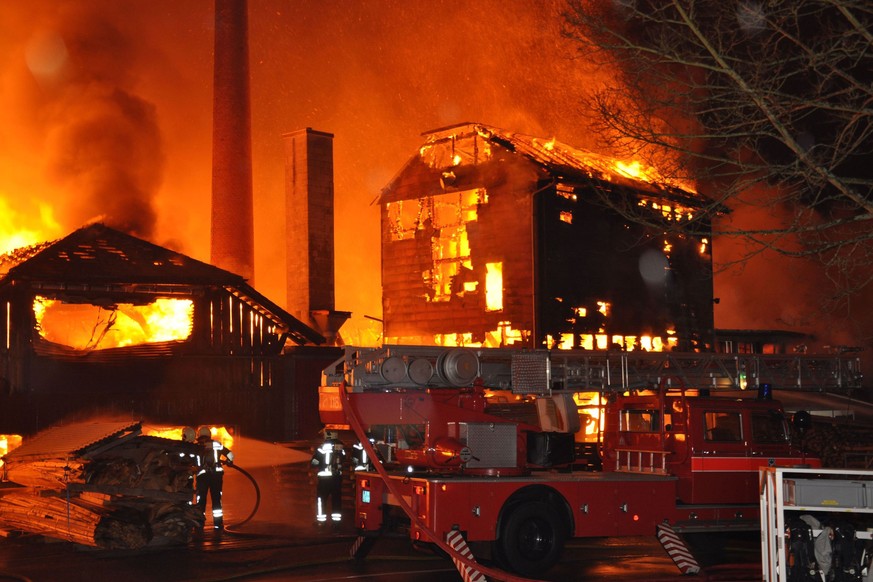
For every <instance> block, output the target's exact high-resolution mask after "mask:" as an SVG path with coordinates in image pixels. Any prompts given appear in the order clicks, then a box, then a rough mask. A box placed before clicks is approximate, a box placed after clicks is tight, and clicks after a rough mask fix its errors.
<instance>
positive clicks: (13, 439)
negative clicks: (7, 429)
mask: <svg viewBox="0 0 873 582" xmlns="http://www.w3.org/2000/svg"><path fill="white" fill-rule="evenodd" d="M20 446H21V435H17V434H0V467H2V466H3V465H4V464H5V462H4V461H3V456H4V455H5V454H6V453H8V452H9V451H13V450H15V449H17V448H18V447H20Z"/></svg>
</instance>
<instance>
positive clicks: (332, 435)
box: [324, 430, 339, 440]
mask: <svg viewBox="0 0 873 582" xmlns="http://www.w3.org/2000/svg"><path fill="white" fill-rule="evenodd" d="M338 437H339V433H338V432H337V431H335V430H326V431H324V439H325V440H330V439H335V438H338Z"/></svg>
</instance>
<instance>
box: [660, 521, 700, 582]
mask: <svg viewBox="0 0 873 582" xmlns="http://www.w3.org/2000/svg"><path fill="white" fill-rule="evenodd" d="M658 541H659V542H661V545H662V546H664V549H665V550H666V551H667V554H668V555H669V556H670V558H672V559H673V563H674V564H676V567H677V568H679V570H680V571H681V572H682V573H683V574H697V573H699V572H700V564H698V563H697V560H695V559H694V556H693V555H692V554H691V550H689V549H688V546H687V545H686V544H685V541H684V540H683V539H682V537H681V536H680V535H679V534H677V533H676V530H674V529H673V528H672V527H671V526H670V524H668V523H662V524H659V525H658Z"/></svg>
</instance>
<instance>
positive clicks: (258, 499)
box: [226, 463, 261, 527]
mask: <svg viewBox="0 0 873 582" xmlns="http://www.w3.org/2000/svg"><path fill="white" fill-rule="evenodd" d="M226 466H228V467H233V468H234V469H236V470H237V471H239V472H240V473H242V474H243V475H245V476H246V477H247V478H248V480H249V481H251V482H252V486H253V487H254V488H255V506H254V507H253V508H252V511H251V513H249V516H248V517H247V518H245V519H244V520H242V521H241V522H239V523H235V524H234V527H239V526H241V525H245V524H246V523H248V522H249V521H250V520H251V519H252V518H253V517H254V516H255V514H256V513H257V512H258V507H260V505H261V488H260V487H258V482H257V481H255V478H254V477H252V474H251V473H249V472H248V471H246V470H245V469H243V468H242V467H240V466H239V465H236V464H234V463H228V464H227V465H226Z"/></svg>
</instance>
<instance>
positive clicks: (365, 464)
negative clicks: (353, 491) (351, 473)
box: [352, 439, 376, 471]
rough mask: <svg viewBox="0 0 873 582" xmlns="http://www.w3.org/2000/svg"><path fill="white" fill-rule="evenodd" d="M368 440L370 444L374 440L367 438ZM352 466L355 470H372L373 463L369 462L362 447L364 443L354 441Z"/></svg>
mask: <svg viewBox="0 0 873 582" xmlns="http://www.w3.org/2000/svg"><path fill="white" fill-rule="evenodd" d="M367 440H369V441H370V446H373V444H374V443H375V442H376V441H375V440H374V439H367ZM352 466H353V467H354V470H355V471H372V470H373V463H372V462H370V458H369V457H368V456H367V451H366V450H365V449H364V445H363V444H361V443H360V442H357V443H355V445H354V446H353V447H352Z"/></svg>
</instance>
